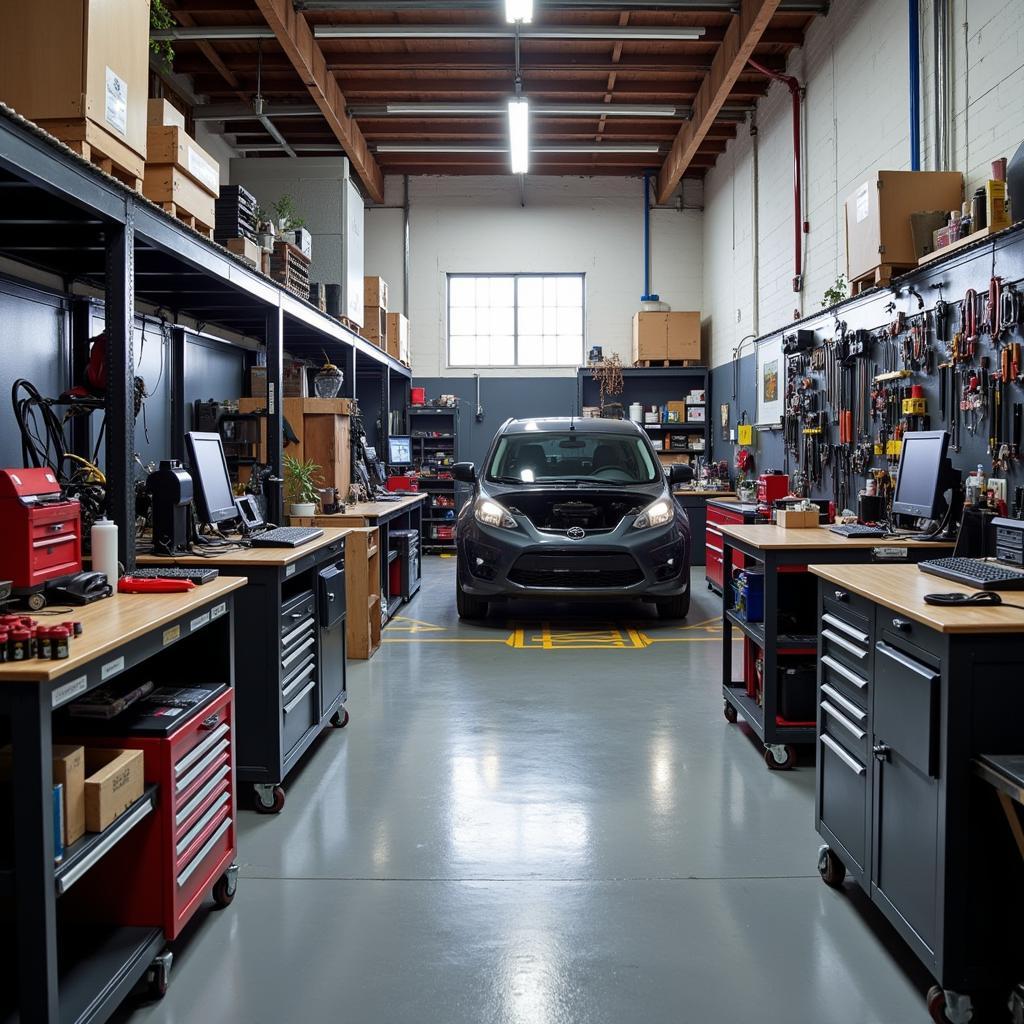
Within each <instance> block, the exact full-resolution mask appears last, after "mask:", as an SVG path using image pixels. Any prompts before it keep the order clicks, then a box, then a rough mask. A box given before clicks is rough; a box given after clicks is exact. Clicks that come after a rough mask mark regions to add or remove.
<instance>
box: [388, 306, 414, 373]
mask: <svg viewBox="0 0 1024 1024" xmlns="http://www.w3.org/2000/svg"><path fill="white" fill-rule="evenodd" d="M387 350H388V355H389V356H393V357H394V358H395V359H397V360H398V361H399V362H400V363H405V365H406V366H408V365H409V321H408V319H406V317H404V316H403V315H402V314H401V313H388V336H387Z"/></svg>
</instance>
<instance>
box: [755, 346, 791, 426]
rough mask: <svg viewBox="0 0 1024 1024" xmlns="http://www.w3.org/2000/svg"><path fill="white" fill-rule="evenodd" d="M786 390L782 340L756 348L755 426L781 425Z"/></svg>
mask: <svg viewBox="0 0 1024 1024" xmlns="http://www.w3.org/2000/svg"><path fill="white" fill-rule="evenodd" d="M785 390H786V359H785V356H783V354H782V338H781V337H778V338H774V339H772V340H771V341H762V342H761V344H760V345H758V346H757V426H759V427H778V426H781V425H782V396H783V394H784V393H785Z"/></svg>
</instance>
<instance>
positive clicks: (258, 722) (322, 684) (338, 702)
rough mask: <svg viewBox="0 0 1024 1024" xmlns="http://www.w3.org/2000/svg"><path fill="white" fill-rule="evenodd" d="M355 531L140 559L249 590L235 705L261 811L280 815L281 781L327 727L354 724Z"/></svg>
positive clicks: (241, 752) (246, 778) (331, 530)
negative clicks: (220, 576) (351, 571)
mask: <svg viewBox="0 0 1024 1024" xmlns="http://www.w3.org/2000/svg"><path fill="white" fill-rule="evenodd" d="M348 532H349V531H348V530H346V529H340V528H338V527H325V528H324V534H323V536H322V537H318V538H316V539H315V540H312V541H309V542H307V543H305V544H301V545H299V546H298V547H295V548H257V547H250V548H235V549H228V550H226V551H225V552H224V554H221V555H218V556H216V557H209V556H206V557H204V556H201V555H194V554H179V555H175V556H174V557H172V558H162V557H159V556H157V555H151V554H148V555H140V556H139V558H138V563H139V565H146V566H160V565H184V566H202V567H203V568H212V569H219V570H220V571H221V572H223V573H229V574H232V575H236V576H243V577H245V579H246V580H247V581H248V583H249V586H247V587H246V588H245V590H244V591H243V592H242V593H241V594H240V595H239V597H238V600H237V610H238V620H239V622H240V623H241V624H242V628H241V629H239V631H238V643H237V645H236V648H235V663H236V677H237V678H236V683H235V699H236V708H237V715H238V736H237V747H238V779H239V781H240V782H248V783H252V786H253V792H254V795H255V808H256V810H257V811H261V812H267V813H277V812H278V811H280V810H281V809H282V808H283V807H284V799H285V793H284V787H283V786H282V783H283V782H284V779H285V777H286V776H287V775H288V773H289V772H290V771H291V769H292V768H293V767H294V765H295V763H296V762H297V761H298V759H299V758H300V757H301V756H302V755H303V753H305V751H306V750H308V749H309V746H310V744H311V743H312V742H313V741H314V740H315V739H316V737H317V736H319V735H320V732H321V731H322V730H323V729H324V728H325V727H326V725H327V723H328V722H330V723H331V724H333V725H335V726H337V727H339V728H341V727H344V726H345V725H347V724H348V712H347V711H346V710H345V708H344V706H343V705H344V702H345V698H346V690H345V622H344V618H345V607H346V600H345V537H346V535H347V534H348ZM214 550H215V549H214ZM205 586H209V584H204V587H205ZM201 589H202V588H201Z"/></svg>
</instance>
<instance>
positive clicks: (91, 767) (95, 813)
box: [85, 748, 143, 832]
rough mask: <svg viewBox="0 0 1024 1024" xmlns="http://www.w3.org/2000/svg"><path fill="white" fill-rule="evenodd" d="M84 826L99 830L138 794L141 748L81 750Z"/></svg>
mask: <svg viewBox="0 0 1024 1024" xmlns="http://www.w3.org/2000/svg"><path fill="white" fill-rule="evenodd" d="M85 770H86V771H87V772H88V775H86V777H85V827H86V829H87V830H88V831H89V832H102V831H103V830H104V829H105V828H109V827H110V825H112V824H113V822H114V821H116V820H117V818H118V816H119V815H121V814H124V812H125V811H126V810H128V808H129V807H131V805H132V804H133V803H135V801H136V800H138V799H139V797H140V796H142V790H143V781H142V751H141V750H118V749H117V748H113V749H110V750H100V749H87V750H86V751H85Z"/></svg>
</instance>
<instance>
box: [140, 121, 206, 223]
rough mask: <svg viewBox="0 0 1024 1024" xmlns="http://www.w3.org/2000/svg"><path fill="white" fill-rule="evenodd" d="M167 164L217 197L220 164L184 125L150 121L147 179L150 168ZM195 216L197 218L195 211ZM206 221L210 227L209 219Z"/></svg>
mask: <svg viewBox="0 0 1024 1024" xmlns="http://www.w3.org/2000/svg"><path fill="white" fill-rule="evenodd" d="M168 166H170V167H176V168H177V169H178V170H179V171H181V172H182V173H183V174H185V175H187V176H188V177H189V179H190V180H191V181H193V182H195V183H196V185H198V186H199V187H200V188H201V189H203V191H205V192H206V193H207V194H208V195H210V196H212V197H213V199H214V200H216V199H217V198H218V197H219V196H220V164H218V163H217V161H216V160H214V159H213V157H212V156H210V154H209V153H207V152H206V150H205V149H203V147H202V146H200V145H199V144H198V143H197V142H196V141H195V139H193V138H192V136H191V135H189V134H188V132H186V131H185V129H184V127H178V125H176V124H169V125H162V124H151V125H150V126H149V128H148V130H147V133H146V178H147V180H148V178H149V175H150V168H151V167H152V168H153V169H154V171H156V170H157V169H160V170H163V169H164V168H166V167H168ZM147 195H148V193H147ZM189 212H192V211H191V210H190V211H189ZM195 215H196V216H197V217H198V216H199V214H198V212H196V214H195ZM204 223H207V222H204ZM209 223H210V226H212V222H209Z"/></svg>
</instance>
